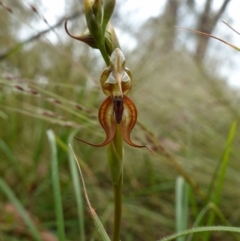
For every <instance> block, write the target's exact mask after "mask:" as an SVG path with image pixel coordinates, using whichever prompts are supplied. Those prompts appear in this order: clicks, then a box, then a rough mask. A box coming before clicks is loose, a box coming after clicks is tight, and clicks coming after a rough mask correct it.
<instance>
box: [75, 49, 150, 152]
mask: <svg viewBox="0 0 240 241" xmlns="http://www.w3.org/2000/svg"><path fill="white" fill-rule="evenodd" d="M125 62H126V61H125V57H124V55H123V53H122V51H121V50H120V49H119V48H116V49H115V50H114V51H113V52H112V55H111V57H110V66H109V67H108V68H106V69H105V70H104V71H103V73H102V75H101V80H100V81H101V86H102V90H103V92H104V94H105V95H107V98H106V99H105V100H104V102H103V103H102V105H101V107H100V109H99V112H98V119H99V122H100V124H101V126H102V128H103V129H104V131H105V133H106V138H105V140H104V141H103V142H102V143H100V144H91V143H89V142H86V141H83V140H81V139H79V138H76V139H78V140H80V141H83V142H85V143H87V144H89V145H92V146H96V147H102V146H105V145H107V144H108V143H110V142H111V141H112V140H113V138H114V136H115V134H116V131H117V128H118V127H119V128H120V131H121V134H122V137H123V139H124V141H125V142H127V143H128V144H129V145H130V146H133V147H140V148H142V147H146V146H145V145H137V144H135V143H133V142H132V141H131V138H130V133H131V131H132V129H133V127H134V126H135V124H136V122H137V108H136V106H135V105H134V103H133V101H132V100H131V99H130V98H129V97H128V96H127V94H128V92H129V91H130V89H131V87H132V74H131V72H130V70H129V69H128V68H127V67H125Z"/></svg>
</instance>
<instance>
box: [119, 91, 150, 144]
mask: <svg viewBox="0 0 240 241" xmlns="http://www.w3.org/2000/svg"><path fill="white" fill-rule="evenodd" d="M123 101H124V116H123V119H122V121H121V123H120V128H121V132H122V136H123V139H124V141H126V142H127V143H128V144H129V145H130V146H133V147H139V148H143V147H147V146H144V145H136V144H134V143H133V142H132V141H131V138H130V134H131V131H132V129H133V127H134V126H135V124H136V122H137V108H136V106H135V105H134V103H133V102H132V100H131V99H130V98H129V97H127V96H126V95H124V96H123Z"/></svg>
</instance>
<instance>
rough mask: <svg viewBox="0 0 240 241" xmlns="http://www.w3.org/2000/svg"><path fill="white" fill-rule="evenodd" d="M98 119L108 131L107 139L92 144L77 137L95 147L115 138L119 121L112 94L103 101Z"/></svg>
mask: <svg viewBox="0 0 240 241" xmlns="http://www.w3.org/2000/svg"><path fill="white" fill-rule="evenodd" d="M98 119H99V122H100V124H101V126H102V128H103V129H104V130H105V132H106V139H105V140H104V141H103V142H102V143H100V144H91V143H89V142H86V141H84V140H81V139H79V138H76V139H77V140H79V141H82V142H84V143H86V144H89V145H91V146H95V147H102V146H106V145H107V144H108V143H109V142H110V141H111V140H112V139H113V137H114V136H115V133H116V130H117V123H116V121H115V120H114V116H113V101H112V97H111V96H109V97H107V99H106V100H105V101H104V102H103V103H102V105H101V107H100V109H99V112H98Z"/></svg>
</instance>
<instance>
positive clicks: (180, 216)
mask: <svg viewBox="0 0 240 241" xmlns="http://www.w3.org/2000/svg"><path fill="white" fill-rule="evenodd" d="M187 222H188V186H187V184H186V182H185V180H184V178H183V177H181V176H179V177H177V180H176V230H177V232H182V231H184V230H186V229H187ZM184 240H185V237H179V238H177V241H184Z"/></svg>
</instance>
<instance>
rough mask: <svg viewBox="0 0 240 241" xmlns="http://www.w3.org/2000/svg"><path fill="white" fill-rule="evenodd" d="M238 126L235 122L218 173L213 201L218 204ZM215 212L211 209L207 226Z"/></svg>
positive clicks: (206, 235) (205, 236)
mask: <svg viewBox="0 0 240 241" xmlns="http://www.w3.org/2000/svg"><path fill="white" fill-rule="evenodd" d="M236 128H237V122H233V124H232V126H231V128H230V131H229V134H228V139H227V143H226V148H225V150H224V153H223V157H222V160H221V164H220V167H219V170H218V175H217V180H216V188H215V190H214V191H215V192H214V193H213V194H212V196H213V197H212V203H213V204H214V205H216V206H218V204H219V202H220V197H221V192H222V188H223V182H224V178H225V174H226V169H227V166H228V163H229V157H230V153H231V148H232V143H233V140H234V137H235V133H236ZM215 216H216V215H215V212H214V211H211V212H210V214H209V216H208V219H207V223H206V225H207V226H211V225H212V224H213V223H214V220H215ZM209 235H210V233H206V234H204V236H203V240H205V241H207V240H208V239H209Z"/></svg>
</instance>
